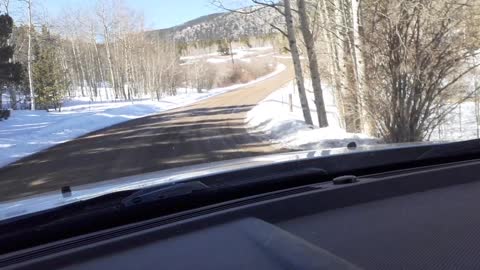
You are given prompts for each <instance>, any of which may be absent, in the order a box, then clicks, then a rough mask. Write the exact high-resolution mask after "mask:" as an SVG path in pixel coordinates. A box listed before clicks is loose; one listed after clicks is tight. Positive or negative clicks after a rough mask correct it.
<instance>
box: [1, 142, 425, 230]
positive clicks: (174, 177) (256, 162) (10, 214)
mask: <svg viewBox="0 0 480 270" xmlns="http://www.w3.org/2000/svg"><path fill="white" fill-rule="evenodd" d="M423 144H425V143H409V144H389V145H373V146H361V147H358V148H356V149H348V148H335V149H324V150H314V151H298V152H288V153H281V154H273V155H265V156H256V157H248V158H240V159H234V160H228V161H220V162H212V163H205V164H199V165H192V166H186V167H181V168H175V169H167V170H162V171H158V172H153V173H146V174H141V175H135V176H128V177H122V178H118V179H113V180H107V181H102V182H97V183H93V184H87V185H81V186H74V187H71V193H70V194H69V195H68V196H64V195H63V194H62V192H61V191H60V190H56V191H52V192H48V193H44V194H41V195H36V196H32V197H27V198H22V199H18V200H12V201H6V202H0V221H3V220H7V219H12V218H15V217H19V216H23V215H28V214H32V213H37V212H41V211H45V210H49V209H52V208H56V207H60V206H64V205H67V204H72V203H75V202H79V201H84V200H88V199H91V198H95V197H99V196H102V195H106V194H110V193H115V192H120V191H127V190H136V189H142V188H147V187H152V186H157V185H163V184H171V183H176V182H181V181H188V180H190V179H193V178H197V177H202V176H208V175H214V174H221V173H226V172H231V171H236V170H240V169H246V168H254V167H259V166H264V165H269V164H274V163H281V162H288V161H298V160H305V159H311V158H317V157H324V156H332V155H342V154H348V153H356V152H363V151H375V150H382V149H391V148H404V147H411V146H415V145H423Z"/></svg>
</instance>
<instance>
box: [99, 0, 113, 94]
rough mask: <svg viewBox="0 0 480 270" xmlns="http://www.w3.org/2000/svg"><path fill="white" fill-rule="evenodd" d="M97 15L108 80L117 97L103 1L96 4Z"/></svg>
mask: <svg viewBox="0 0 480 270" xmlns="http://www.w3.org/2000/svg"><path fill="white" fill-rule="evenodd" d="M97 16H98V17H99V18H100V22H101V25H102V30H103V39H104V44H105V50H106V53H107V61H108V67H109V71H110V80H111V82H112V88H113V89H114V91H115V98H117V97H118V96H117V93H116V89H117V85H116V80H115V71H114V69H113V60H112V52H111V48H110V46H111V44H110V25H109V22H108V17H107V11H106V7H105V3H104V2H102V3H100V4H99V5H98V10H97Z"/></svg>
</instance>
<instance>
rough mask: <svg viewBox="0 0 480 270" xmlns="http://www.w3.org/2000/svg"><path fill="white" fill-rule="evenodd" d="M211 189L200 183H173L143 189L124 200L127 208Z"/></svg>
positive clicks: (123, 202)
mask: <svg viewBox="0 0 480 270" xmlns="http://www.w3.org/2000/svg"><path fill="white" fill-rule="evenodd" d="M208 188H209V187H208V186H207V185H205V184H204V183H202V182H200V181H193V182H183V183H173V184H171V185H168V186H162V187H152V188H147V189H141V190H139V191H136V192H134V193H133V194H131V195H129V196H128V197H126V198H125V199H123V200H122V204H123V205H124V206H126V207H129V206H134V205H138V204H141V203H148V202H154V201H158V200H162V199H167V198H172V197H177V196H183V195H188V194H191V193H193V192H196V191H201V190H206V189H208Z"/></svg>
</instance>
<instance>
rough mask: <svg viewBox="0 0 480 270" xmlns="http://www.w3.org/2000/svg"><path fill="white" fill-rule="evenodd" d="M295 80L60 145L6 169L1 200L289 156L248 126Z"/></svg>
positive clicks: (286, 76)
mask: <svg viewBox="0 0 480 270" xmlns="http://www.w3.org/2000/svg"><path fill="white" fill-rule="evenodd" d="M292 78H293V70H292V68H291V65H290V64H288V65H287V69H286V70H285V71H283V72H281V73H280V74H279V75H277V76H275V77H271V78H269V79H266V80H264V81H261V82H258V83H256V84H253V85H251V86H247V87H244V88H241V89H239V90H235V91H232V92H228V93H226V94H222V95H219V96H216V97H213V98H210V99H207V100H204V101H201V102H198V103H196V104H194V105H191V106H188V107H183V108H180V109H176V110H172V111H168V112H164V113H160V114H158V115H153V116H149V117H144V118H140V119H136V120H132V121H128V122H124V123H122V124H119V125H115V126H112V127H109V128H106V129H103V130H99V131H96V132H94V133H91V134H88V135H86V136H83V137H80V138H77V139H75V140H73V141H70V142H67V143H64V144H60V145H58V146H55V147H52V148H50V149H47V150H46V151H43V152H41V153H38V154H35V155H32V156H29V157H27V158H24V159H22V160H20V161H18V162H16V163H14V164H12V165H10V166H8V167H4V168H2V169H0V201H5V200H11V199H14V198H19V197H24V196H29V195H34V194H39V193H43V192H47V191H52V190H59V189H60V188H61V187H62V186H66V185H70V186H75V185H81V184H87V183H92V182H98V181H102V180H109V179H114V178H118V177H123V176H129V175H136V174H141V173H146V172H152V171H159V170H163V169H168V168H174V167H181V166H186V165H191V164H198V163H206V162H212V161H219V160H228V159H234V158H241V157H249V156H255V155H264V154H267V153H276V152H281V151H283V150H282V149H280V148H279V147H278V146H275V145H271V144H270V143H269V142H268V141H266V140H265V138H263V137H262V136H261V135H260V134H258V135H252V134H249V133H248V132H247V130H246V128H245V124H244V119H245V117H246V113H247V112H248V111H249V110H250V109H252V108H253V106H255V104H257V103H258V102H259V101H261V100H262V99H264V98H265V97H266V96H268V95H269V94H270V93H271V92H273V91H274V90H276V89H278V88H280V87H281V86H282V85H284V84H285V83H287V82H288V81H290V80H291V79H292Z"/></svg>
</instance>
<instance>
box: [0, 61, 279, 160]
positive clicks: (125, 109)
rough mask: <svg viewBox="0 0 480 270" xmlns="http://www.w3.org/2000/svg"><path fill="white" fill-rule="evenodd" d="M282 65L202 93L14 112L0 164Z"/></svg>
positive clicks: (2, 128) (2, 139) (2, 126)
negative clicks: (49, 110) (58, 110)
mask: <svg viewBox="0 0 480 270" xmlns="http://www.w3.org/2000/svg"><path fill="white" fill-rule="evenodd" d="M285 68H286V67H285V66H284V65H281V64H280V65H278V66H277V68H276V69H275V71H274V72H272V73H270V74H268V75H266V76H263V77H260V78H258V79H257V80H255V81H251V82H249V83H246V84H238V85H232V86H229V87H224V88H217V89H212V90H210V91H208V92H204V93H197V92H196V90H192V89H178V91H177V92H178V93H179V94H178V95H177V96H170V97H165V98H162V99H161V100H160V101H152V100H148V99H146V100H140V101H133V102H131V101H130V102H125V101H123V102H90V101H88V100H87V99H81V98H79V99H75V100H72V101H69V102H66V103H65V106H64V108H63V109H62V112H46V111H13V112H12V116H11V117H10V118H9V119H8V120H6V121H0V167H2V166H5V165H7V164H9V163H11V162H14V161H15V160H18V159H20V158H22V157H25V156H28V155H31V154H33V153H36V152H38V151H41V150H43V149H46V148H48V147H51V146H54V145H56V144H59V143H63V142H66V141H69V140H71V139H74V138H76V137H78V136H81V135H84V134H87V133H89V132H92V131H95V130H98V129H101V128H105V127H108V126H111V125H114V124H117V123H120V122H124V121H127V120H131V119H135V118H139V117H144V116H148V115H151V114H155V113H159V112H162V111H165V110H168V109H173V108H177V107H181V106H186V105H189V104H192V103H194V102H196V101H199V100H202V99H206V98H209V97H212V96H215V95H218V94H221V93H225V92H228V91H232V90H235V89H238V88H240V87H243V86H246V85H250V84H254V83H256V82H259V81H262V80H265V79H267V78H270V77H272V76H275V75H277V74H278V73H280V72H282V71H283V70H285Z"/></svg>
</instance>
